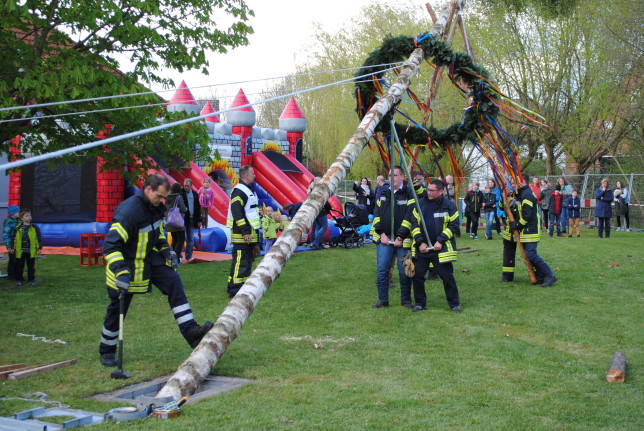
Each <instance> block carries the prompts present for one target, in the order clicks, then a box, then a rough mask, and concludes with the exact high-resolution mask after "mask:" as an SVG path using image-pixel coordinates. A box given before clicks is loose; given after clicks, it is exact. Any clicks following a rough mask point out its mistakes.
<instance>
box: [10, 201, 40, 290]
mask: <svg viewBox="0 0 644 431" xmlns="http://www.w3.org/2000/svg"><path fill="white" fill-rule="evenodd" d="M19 214H20V216H19V217H20V223H18V224H17V225H16V227H15V228H14V230H13V232H14V233H13V239H12V241H11V244H12V249H11V250H7V251H8V252H9V253H14V254H15V255H16V285H17V286H21V285H22V284H23V283H24V282H25V279H24V276H23V271H24V269H25V264H27V281H28V282H29V284H31V285H32V286H35V285H36V255H37V254H40V253H41V251H42V236H41V234H40V228H39V227H38V226H36V225H35V224H32V223H31V210H28V209H27V208H25V209H23V210H22V211H20V213H19Z"/></svg>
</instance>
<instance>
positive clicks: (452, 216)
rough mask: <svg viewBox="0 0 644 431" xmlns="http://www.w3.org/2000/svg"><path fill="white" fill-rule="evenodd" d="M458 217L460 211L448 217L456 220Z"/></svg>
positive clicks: (450, 219)
mask: <svg viewBox="0 0 644 431" xmlns="http://www.w3.org/2000/svg"><path fill="white" fill-rule="evenodd" d="M457 218H458V211H457V212H455V213H454V214H452V215H451V216H449V217H448V218H447V219H448V220H449V221H454V220H456V219H457Z"/></svg>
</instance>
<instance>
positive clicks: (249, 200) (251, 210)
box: [226, 165, 261, 298]
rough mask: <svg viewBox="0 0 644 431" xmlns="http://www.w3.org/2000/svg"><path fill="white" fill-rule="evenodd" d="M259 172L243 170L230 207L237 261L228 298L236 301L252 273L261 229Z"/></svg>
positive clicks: (232, 272)
mask: <svg viewBox="0 0 644 431" xmlns="http://www.w3.org/2000/svg"><path fill="white" fill-rule="evenodd" d="M254 181H255V170H254V169H253V167H252V166H248V165H246V166H242V167H241V168H240V169H239V183H238V184H237V185H236V186H235V187H234V188H233V191H232V193H231V195H230V206H229V207H228V219H227V222H226V225H227V226H228V227H229V228H231V241H232V243H233V261H232V264H231V266H230V275H229V276H228V296H229V297H230V298H232V297H233V296H235V295H236V294H237V292H238V291H239V289H241V287H242V285H243V284H244V283H245V282H246V280H247V279H248V276H249V275H250V273H251V269H252V265H253V259H254V258H255V256H254V254H255V248H256V246H257V242H258V234H257V230H258V229H259V226H260V224H261V223H260V219H259V210H258V201H257V196H256V195H255V188H254V187H253V182H254Z"/></svg>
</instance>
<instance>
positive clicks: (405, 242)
mask: <svg viewBox="0 0 644 431" xmlns="http://www.w3.org/2000/svg"><path fill="white" fill-rule="evenodd" d="M412 245H414V243H413V242H412V240H411V238H405V239H404V240H403V248H411V246H412Z"/></svg>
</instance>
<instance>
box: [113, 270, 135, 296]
mask: <svg viewBox="0 0 644 431" xmlns="http://www.w3.org/2000/svg"><path fill="white" fill-rule="evenodd" d="M130 279H131V277H130V273H129V272H124V273H123V274H121V275H119V276H118V277H116V287H118V289H119V290H124V291H126V292H127V290H128V289H129V288H130Z"/></svg>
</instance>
